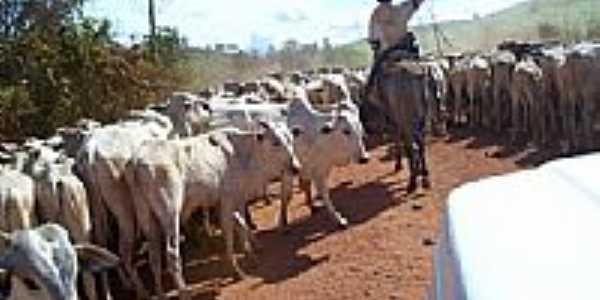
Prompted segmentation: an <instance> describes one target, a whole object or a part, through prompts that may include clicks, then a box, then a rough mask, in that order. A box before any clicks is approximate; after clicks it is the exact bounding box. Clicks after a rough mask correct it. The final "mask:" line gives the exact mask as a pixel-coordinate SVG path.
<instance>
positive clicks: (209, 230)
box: [184, 207, 216, 237]
mask: <svg viewBox="0 0 600 300" xmlns="http://www.w3.org/2000/svg"><path fill="white" fill-rule="evenodd" d="M184 220H187V219H186V218H184ZM202 223H203V226H204V231H206V234H207V235H208V236H209V237H211V236H215V235H216V232H215V230H214V228H213V226H212V224H210V208H208V207H202Z"/></svg>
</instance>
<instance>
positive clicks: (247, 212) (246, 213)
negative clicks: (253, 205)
mask: <svg viewBox="0 0 600 300" xmlns="http://www.w3.org/2000/svg"><path fill="white" fill-rule="evenodd" d="M244 218H245V219H246V224H247V225H248V227H249V228H250V229H252V230H256V229H257V228H258V226H256V223H254V220H253V219H252V214H251V213H250V203H246V204H245V205H244Z"/></svg>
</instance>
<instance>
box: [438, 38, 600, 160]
mask: <svg viewBox="0 0 600 300" xmlns="http://www.w3.org/2000/svg"><path fill="white" fill-rule="evenodd" d="M447 62H449V65H448V72H447V78H448V79H447V80H448V85H447V87H448V90H447V91H448V93H449V95H450V96H449V98H448V102H447V103H446V104H447V108H448V110H447V111H448V112H449V113H450V114H449V116H450V118H451V121H454V122H455V123H456V122H464V121H465V119H466V121H467V122H468V124H469V125H471V126H476V127H479V128H485V129H489V130H492V131H493V132H496V133H503V132H505V131H508V132H509V133H510V136H511V140H512V141H513V142H517V140H521V141H522V140H523V139H525V140H527V141H531V142H533V145H535V146H537V147H538V148H541V149H544V148H547V147H549V146H554V145H557V146H559V147H560V149H561V152H562V154H571V153H581V152H588V151H592V150H596V149H598V147H600V143H599V142H598V140H597V139H595V137H594V134H595V132H596V131H597V130H598V129H599V128H598V125H600V123H598V121H599V120H600V118H599V117H600V105H599V104H600V85H598V78H600V43H595V42H581V43H577V44H572V45H564V44H560V43H555V42H547V43H519V42H514V41H511V42H504V43H502V44H500V45H498V47H497V50H496V51H493V52H490V53H485V54H481V53H477V54H468V55H462V56H454V57H451V59H449V60H447Z"/></svg>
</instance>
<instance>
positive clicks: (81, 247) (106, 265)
mask: <svg viewBox="0 0 600 300" xmlns="http://www.w3.org/2000/svg"><path fill="white" fill-rule="evenodd" d="M75 252H76V253H77V258H78V260H79V265H80V266H81V270H84V271H88V272H92V273H99V272H103V271H106V270H108V269H111V268H114V267H115V266H117V265H118V264H119V257H118V256H116V255H114V254H113V253H111V252H110V251H108V250H106V249H104V248H101V247H98V246H94V245H91V244H78V245H75Z"/></svg>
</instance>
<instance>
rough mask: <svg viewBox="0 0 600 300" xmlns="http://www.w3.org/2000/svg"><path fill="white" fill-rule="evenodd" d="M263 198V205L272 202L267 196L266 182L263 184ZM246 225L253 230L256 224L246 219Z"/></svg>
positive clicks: (267, 187)
mask: <svg viewBox="0 0 600 300" xmlns="http://www.w3.org/2000/svg"><path fill="white" fill-rule="evenodd" d="M263 198H264V200H265V205H271V204H273V201H271V197H270V196H269V186H268V185H267V184H265V185H264V186H263ZM248 225H249V226H250V227H251V228H252V229H253V230H254V229H256V224H254V223H253V222H252V220H251V219H248ZM253 226H254V227H253Z"/></svg>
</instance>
